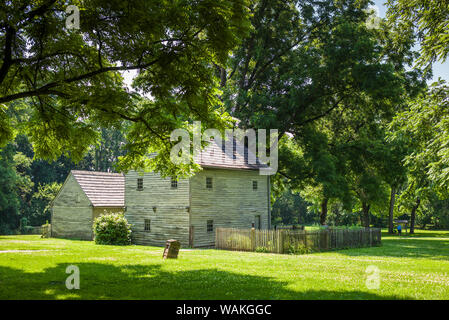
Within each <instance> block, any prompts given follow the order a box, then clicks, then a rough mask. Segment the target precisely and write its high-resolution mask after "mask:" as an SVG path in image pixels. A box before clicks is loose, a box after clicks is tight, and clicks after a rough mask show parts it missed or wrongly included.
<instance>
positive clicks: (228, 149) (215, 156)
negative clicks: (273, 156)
mask: <svg viewBox="0 0 449 320" xmlns="http://www.w3.org/2000/svg"><path fill="white" fill-rule="evenodd" d="M226 144H227V142H225V141H223V142H222V143H221V146H220V143H219V142H217V141H216V140H212V141H211V142H210V143H209V145H208V146H207V147H205V148H204V149H203V150H202V151H201V152H200V153H199V155H198V156H197V157H195V162H196V163H197V164H199V165H201V166H202V167H204V168H223V169H243V170H258V169H260V168H268V166H267V165H266V164H264V163H261V162H260V161H259V159H258V158H256V156H255V155H254V154H253V153H252V152H251V151H250V150H249V149H248V148H247V147H246V146H242V145H241V144H239V143H238V142H236V140H235V139H234V140H230V142H229V143H228V145H226Z"/></svg>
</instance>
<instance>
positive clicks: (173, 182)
mask: <svg viewBox="0 0 449 320" xmlns="http://www.w3.org/2000/svg"><path fill="white" fill-rule="evenodd" d="M171 188H172V189H177V188H178V179H176V178H171Z"/></svg>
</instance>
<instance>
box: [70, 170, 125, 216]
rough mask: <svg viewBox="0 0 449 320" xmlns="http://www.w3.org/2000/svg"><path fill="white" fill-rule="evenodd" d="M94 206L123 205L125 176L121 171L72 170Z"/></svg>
mask: <svg viewBox="0 0 449 320" xmlns="http://www.w3.org/2000/svg"><path fill="white" fill-rule="evenodd" d="M71 173H72V175H73V177H74V178H75V179H76V181H77V182H78V184H79V185H80V187H81V189H82V190H83V191H84V193H85V194H86V196H87V197H88V198H89V200H90V202H92V205H93V206H94V207H124V206H125V176H124V175H123V174H121V173H109V172H97V171H83V170H72V171H71Z"/></svg>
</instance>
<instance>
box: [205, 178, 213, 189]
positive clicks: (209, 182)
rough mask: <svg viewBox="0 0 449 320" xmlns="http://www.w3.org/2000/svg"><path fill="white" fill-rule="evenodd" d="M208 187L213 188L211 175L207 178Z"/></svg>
mask: <svg viewBox="0 0 449 320" xmlns="http://www.w3.org/2000/svg"><path fill="white" fill-rule="evenodd" d="M206 188H207V189H212V178H210V177H207V178H206Z"/></svg>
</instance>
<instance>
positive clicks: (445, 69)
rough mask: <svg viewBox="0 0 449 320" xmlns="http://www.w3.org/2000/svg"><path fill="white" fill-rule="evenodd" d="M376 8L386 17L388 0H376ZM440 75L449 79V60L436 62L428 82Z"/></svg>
mask: <svg viewBox="0 0 449 320" xmlns="http://www.w3.org/2000/svg"><path fill="white" fill-rule="evenodd" d="M374 2H375V5H374V6H375V8H376V10H377V12H378V14H379V16H380V17H381V18H385V14H386V11H387V7H386V6H385V5H384V4H385V3H386V0H374ZM438 77H441V78H442V79H444V80H446V81H447V80H449V61H446V62H444V63H439V62H436V63H434V64H433V78H432V79H431V80H429V81H428V83H429V84H430V83H432V82H434V81H437V80H438Z"/></svg>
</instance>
